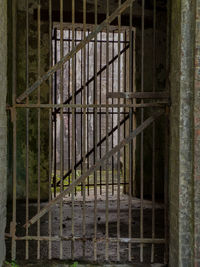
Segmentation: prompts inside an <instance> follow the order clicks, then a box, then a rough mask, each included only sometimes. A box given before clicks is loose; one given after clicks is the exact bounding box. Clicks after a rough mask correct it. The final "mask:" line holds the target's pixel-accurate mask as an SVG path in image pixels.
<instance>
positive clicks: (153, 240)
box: [15, 236, 166, 244]
mask: <svg viewBox="0 0 200 267" xmlns="http://www.w3.org/2000/svg"><path fill="white" fill-rule="evenodd" d="M15 240H17V241H22V240H29V241H31V240H32V241H35V240H37V241H38V240H39V241H49V240H50V241H58V242H59V241H71V240H74V241H94V239H93V238H92V237H78V236H74V237H70V236H69V237H68V236H40V237H37V236H22V237H21V236H20V237H17V236H15ZM106 240H109V241H110V242H121V243H130V242H131V243H135V244H140V243H142V244H152V243H154V244H165V243H166V240H165V239H164V238H126V237H124V238H123V237H120V238H113V237H110V238H105V237H102V238H96V239H95V242H102V241H106Z"/></svg>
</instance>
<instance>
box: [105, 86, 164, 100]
mask: <svg viewBox="0 0 200 267" xmlns="http://www.w3.org/2000/svg"><path fill="white" fill-rule="evenodd" d="M131 90H132V88H131ZM107 97H109V98H126V99H129V98H137V99H168V98H169V93H168V92H166V91H163V92H114V93H111V92H110V93H108V94H107Z"/></svg>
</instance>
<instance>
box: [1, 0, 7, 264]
mask: <svg viewBox="0 0 200 267" xmlns="http://www.w3.org/2000/svg"><path fill="white" fill-rule="evenodd" d="M0 25H1V27H0V40H1V41H0V59H1V64H0V266H2V262H3V260H4V257H5V244H4V231H5V225H6V181H7V158H6V154H7V126H6V121H7V119H6V94H7V1H6V0H0Z"/></svg>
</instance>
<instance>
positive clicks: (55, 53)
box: [51, 28, 57, 197]
mask: <svg viewBox="0 0 200 267" xmlns="http://www.w3.org/2000/svg"><path fill="white" fill-rule="evenodd" d="M54 36H57V29H56V28H55V29H54ZM56 63H57V40H56V38H55V41H54V64H56ZM54 104H57V72H55V73H54ZM51 105H52V104H51ZM52 107H53V108H54V117H53V118H54V176H53V184H54V197H56V176H57V153H56V151H57V142H56V140H57V138H56V137H57V114H56V112H55V107H54V106H52Z"/></svg>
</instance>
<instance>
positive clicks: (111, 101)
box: [7, 0, 169, 263]
mask: <svg viewBox="0 0 200 267" xmlns="http://www.w3.org/2000/svg"><path fill="white" fill-rule="evenodd" d="M28 2H29V1H28V0H27V1H26V90H25V91H24V92H23V93H22V94H20V95H19V94H18V93H17V86H16V72H17V70H16V19H17V13H16V0H15V1H13V29H14V31H13V93H12V96H13V102H12V106H11V107H10V109H11V113H12V122H13V207H12V208H13V215H12V222H11V227H10V234H9V235H7V236H9V237H10V238H11V240H12V244H11V254H12V259H16V258H17V244H18V243H20V242H25V243H24V251H25V253H24V258H26V259H29V258H31V257H32V256H33V255H35V254H34V253H36V255H35V256H36V257H37V259H38V260H39V259H41V258H49V259H51V258H54V257H55V258H60V259H70V260H74V259H78V260H81V259H83V260H88V261H90V262H93V261H95V262H104V261H106V262H107V261H112V262H115V261H116V262H128V261H129V262H156V261H160V262H163V263H166V262H167V260H168V253H167V250H168V241H167V236H168V234H167V201H168V200H167V171H168V164H167V161H168V104H169V101H168V99H169V94H168V92H167V91H163V92H158V91H157V90H156V69H155V68H156V26H157V21H156V11H157V5H156V0H154V1H153V51H152V53H153V56H152V58H153V62H152V68H153V87H152V90H149V92H145V91H144V82H145V80H144V57H145V53H144V42H145V39H144V38H145V34H144V29H145V28H144V27H145V0H142V2H141V3H142V6H141V7H142V8H141V12H142V14H141V77H140V80H141V84H140V89H138V88H137V91H136V85H135V83H136V77H135V68H136V67H135V60H136V53H137V51H135V40H136V30H137V29H136V28H134V27H133V2H134V1H133V0H126V1H123V3H121V1H120V0H119V1H118V4H117V7H116V9H115V10H114V11H113V12H112V13H111V12H110V1H109V0H107V1H106V6H105V8H106V18H105V20H104V21H102V22H101V23H99V21H98V1H97V0H94V24H93V25H88V24H87V10H86V0H83V6H82V15H83V23H82V24H81V25H80V24H76V21H75V10H76V6H75V0H72V3H71V4H72V11H71V16H72V22H71V23H70V24H69V23H64V17H63V14H64V11H63V0H60V22H59V23H54V22H53V19H52V14H53V6H52V1H51V0H49V2H48V14H49V22H48V25H49V66H48V67H49V70H48V71H47V72H46V73H45V74H43V73H41V64H42V63H41V53H42V52H41V51H42V49H43V46H42V45H43V44H42V41H41V35H42V26H41V25H42V21H41V3H40V1H39V0H38V1H35V4H37V40H38V42H37V81H36V82H34V83H33V84H29V81H30V79H29V68H30V66H29V38H30V36H29V32H30V29H29V3H28ZM125 11H126V12H127V14H128V18H129V25H128V26H126V27H125V26H122V22H121V17H122V15H123V14H124V12H125ZM116 19H117V25H115V26H113V25H111V24H112V22H113V21H114V20H116ZM45 81H47V82H48V88H49V89H48V90H49V94H48V97H49V98H48V101H47V102H45V101H43V98H42V97H41V95H42V90H43V83H44V82H45ZM35 93H36V94H35ZM34 94H35V97H33V95H34ZM21 110H23V111H24V112H25V114H26V120H25V129H24V131H25V132H26V141H25V147H26V168H25V169H24V172H25V173H26V181H25V190H26V194H25V195H26V197H25V214H24V218H20V219H21V220H22V224H24V226H21V227H18V226H17V227H16V225H17V222H18V217H17V216H18V207H20V206H18V202H17V180H18V173H17V164H18V158H17V135H18V132H17V123H18V121H17V116H20V112H21ZM31 112H36V113H35V114H36V120H37V131H36V133H37V138H36V139H37V158H36V160H37V203H36V204H31V203H30V198H29V192H30V190H31V188H30V180H29V179H30V171H29V169H30V162H29V154H30V153H31V151H30V147H29V146H30V126H31V122H30V113H31ZM45 112H48V129H45V130H47V132H46V134H47V135H48V140H49V145H48V148H47V150H48V162H49V163H48V164H49V165H48V166H49V177H48V188H47V190H48V195H49V199H48V203H43V202H42V200H41V178H42V177H41V166H42V164H43V161H44V160H47V159H44V158H43V156H42V155H41V147H42V145H43V144H42V141H41V140H42V139H41V133H42V132H41V129H42V128H43V127H44V125H43V123H44V122H43V117H42V116H43V114H44V113H45ZM138 116H140V123H138ZM160 118H162V119H163V120H164V121H165V126H164V128H165V129H164V131H165V146H166V147H165V165H164V166H163V168H164V169H165V175H164V176H165V177H164V178H162V179H164V181H165V185H164V187H165V193H164V194H165V197H164V203H162V204H158V203H156V198H155V183H156V180H155V168H156V167H155V166H156V156H155V154H156V120H157V119H160ZM136 123H137V124H138V125H137V126H136ZM149 126H151V127H152V128H150V127H149ZM148 127H149V128H148ZM146 128H148V129H150V131H152V141H151V142H152V159H151V161H152V174H150V176H151V180H152V182H151V184H152V194H151V200H150V201H147V200H145V199H144V164H145V162H144V130H145V129H146ZM136 137H137V142H138V141H139V142H140V164H139V168H140V194H139V195H140V196H139V198H136V197H135V196H134V190H135V188H134V186H135V185H134V181H135V176H136V174H135V167H136V166H135V165H136V162H135V159H136V152H135V150H136ZM138 137H139V138H138ZM102 209H103V211H102ZM32 211H33V212H32ZM159 214H160V215H159ZM157 215H159V216H160V217H161V221H162V223H161V226H160V228H159V229H161V230H160V231H158V232H159V233H158V232H157V231H156V227H157V226H156V216H157ZM55 218H56V219H55ZM149 225H150V226H149ZM147 229H148V230H147ZM45 247H46V249H45ZM43 250H44V251H45V252H43ZM22 257H23V256H22Z"/></svg>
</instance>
